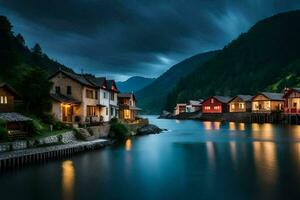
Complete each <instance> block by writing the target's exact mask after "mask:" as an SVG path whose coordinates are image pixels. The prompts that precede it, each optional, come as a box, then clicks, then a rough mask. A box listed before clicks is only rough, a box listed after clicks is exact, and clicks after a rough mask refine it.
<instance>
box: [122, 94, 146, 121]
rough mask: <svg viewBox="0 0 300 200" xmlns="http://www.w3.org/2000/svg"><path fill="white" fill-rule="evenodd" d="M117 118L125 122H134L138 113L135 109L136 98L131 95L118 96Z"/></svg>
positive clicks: (137, 109)
mask: <svg viewBox="0 0 300 200" xmlns="http://www.w3.org/2000/svg"><path fill="white" fill-rule="evenodd" d="M118 104H119V118H120V119H125V120H135V118H136V115H137V113H138V111H140V110H141V109H140V108H138V107H136V98H135V95H134V94H133V93H121V94H118Z"/></svg>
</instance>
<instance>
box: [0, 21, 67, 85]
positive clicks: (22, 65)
mask: <svg viewBox="0 0 300 200" xmlns="http://www.w3.org/2000/svg"><path fill="white" fill-rule="evenodd" d="M28 67H39V68H41V69H43V70H45V71H46V72H47V73H48V74H50V73H53V72H54V71H56V70H57V69H59V68H62V69H64V70H68V71H72V70H71V69H70V68H67V67H66V66H64V65H62V64H60V63H58V62H56V61H54V60H52V59H50V58H49V57H48V56H47V55H46V54H45V53H43V51H42V49H41V47H40V46H39V45H38V44H36V45H35V46H34V47H33V48H32V49H29V48H28V47H27V46H26V44H25V39H24V38H23V37H22V35H21V34H14V33H13V32H12V25H11V23H10V22H9V20H8V19H7V18H6V17H5V16H0V68H1V73H0V80H2V81H7V82H13V81H14V80H13V79H15V78H16V75H18V74H21V73H22V72H23V71H24V70H26V68H28ZM16 72H18V73H16Z"/></svg>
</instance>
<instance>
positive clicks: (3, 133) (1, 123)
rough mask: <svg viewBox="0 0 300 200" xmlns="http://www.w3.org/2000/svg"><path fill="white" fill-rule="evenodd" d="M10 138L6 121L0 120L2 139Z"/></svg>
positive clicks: (0, 135) (0, 137) (0, 136)
mask: <svg viewBox="0 0 300 200" xmlns="http://www.w3.org/2000/svg"><path fill="white" fill-rule="evenodd" d="M7 138H8V131H7V129H6V128H5V122H4V121H3V120H0V140H6V139H7Z"/></svg>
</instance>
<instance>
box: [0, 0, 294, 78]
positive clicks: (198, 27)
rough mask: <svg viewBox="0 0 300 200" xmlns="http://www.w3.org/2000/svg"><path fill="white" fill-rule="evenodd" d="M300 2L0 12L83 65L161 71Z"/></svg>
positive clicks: (120, 73)
mask: <svg viewBox="0 0 300 200" xmlns="http://www.w3.org/2000/svg"><path fill="white" fill-rule="evenodd" d="M297 8H300V2H299V3H297V1H294V0H285V1H282V0H244V1H240V0H176V1H175V0H165V1H161V0H151V1H149V0H106V1H104V0H103V1H99V0H64V1H61V0H51V1H42V0H26V1H20V0H9V1H7V0H0V12H1V13H3V14H5V15H7V16H8V17H9V18H10V19H11V21H12V23H13V24H14V26H15V28H14V30H15V32H21V33H22V34H23V35H24V36H25V38H26V42H27V43H28V44H29V45H33V44H34V43H35V42H39V43H40V44H41V45H42V47H43V49H44V50H45V52H47V53H48V54H49V55H50V56H51V57H53V58H55V59H57V60H59V61H60V62H62V63H64V64H66V65H68V66H70V67H73V68H75V69H76V70H80V69H85V70H86V71H87V72H93V73H96V74H99V75H100V74H102V75H109V76H112V77H116V78H126V77H128V76H131V75H143V76H149V77H153V76H158V75H159V74H161V73H162V72H163V71H165V70H167V68H168V67H170V66H171V65H172V64H174V63H176V62H178V61H180V60H181V59H184V58H186V57H189V56H192V55H194V54H196V53H199V52H203V51H208V50H212V49H218V48H222V47H223V46H224V45H225V44H226V43H228V42H229V41H230V40H232V39H234V38H235V37H237V36H238V35H239V34H240V33H241V32H244V31H246V30H247V29H248V28H249V27H250V26H251V25H253V24H254V23H255V22H256V21H258V20H260V19H262V18H265V17H267V16H270V15H273V14H276V13H278V12H282V11H287V10H292V9H297Z"/></svg>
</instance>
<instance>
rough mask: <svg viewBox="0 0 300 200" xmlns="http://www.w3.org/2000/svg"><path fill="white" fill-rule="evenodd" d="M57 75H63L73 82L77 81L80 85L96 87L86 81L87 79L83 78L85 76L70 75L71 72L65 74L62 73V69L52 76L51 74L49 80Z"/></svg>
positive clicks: (64, 72)
mask: <svg viewBox="0 0 300 200" xmlns="http://www.w3.org/2000/svg"><path fill="white" fill-rule="evenodd" d="M58 73H63V74H64V75H66V76H68V77H69V78H71V79H73V80H74V81H77V82H78V83H80V84H82V85H85V86H89V87H97V86H96V85H94V84H93V83H91V82H90V81H88V80H87V78H86V77H85V75H81V74H76V73H72V72H67V71H64V70H62V69H60V70H58V71H57V72H55V73H54V74H52V75H51V76H50V77H49V79H51V78H53V77H54V76H56V75H57V74H58Z"/></svg>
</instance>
